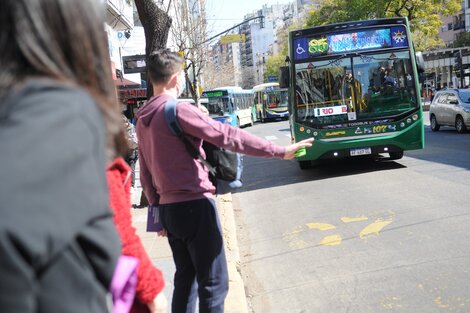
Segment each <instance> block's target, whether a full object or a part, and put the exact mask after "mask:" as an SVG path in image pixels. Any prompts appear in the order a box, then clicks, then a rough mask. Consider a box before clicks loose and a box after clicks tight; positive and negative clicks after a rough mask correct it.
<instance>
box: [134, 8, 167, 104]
mask: <svg viewBox="0 0 470 313" xmlns="http://www.w3.org/2000/svg"><path fill="white" fill-rule="evenodd" d="M134 2H135V6H136V8H137V13H138V14H139V19H140V22H141V23H142V26H143V27H144V33H145V55H146V56H147V61H148V57H149V55H150V53H151V52H152V51H154V50H155V49H159V48H165V47H166V42H167V40H168V33H169V32H170V27H171V17H170V16H169V15H168V14H167V13H166V12H165V11H163V10H162V9H160V8H159V7H158V6H157V4H156V3H155V0H134ZM147 63H148V62H147ZM152 96H153V88H152V83H151V81H150V76H149V75H148V74H147V99H150V97H152Z"/></svg>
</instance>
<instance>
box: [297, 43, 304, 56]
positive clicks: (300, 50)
mask: <svg viewBox="0 0 470 313" xmlns="http://www.w3.org/2000/svg"><path fill="white" fill-rule="evenodd" d="M296 52H297V54H303V53H305V52H306V51H305V49H304V48H303V47H302V46H300V43H298V44H297V50H296Z"/></svg>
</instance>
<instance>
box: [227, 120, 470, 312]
mask: <svg viewBox="0 0 470 313" xmlns="http://www.w3.org/2000/svg"><path fill="white" fill-rule="evenodd" d="M246 130H247V131H249V132H251V133H254V134H256V135H258V136H261V137H264V138H267V139H268V140H272V141H274V142H276V143H278V144H281V145H287V144H288V143H289V142H290V137H289V127H288V123H287V122H274V123H267V124H256V125H255V126H254V127H249V128H246ZM425 136H426V148H425V149H424V150H417V151H409V152H405V156H404V157H403V159H401V160H398V161H386V160H382V161H370V160H363V159H352V160H344V161H341V162H332V163H327V164H321V165H318V166H316V167H315V168H313V169H309V170H301V169H300V168H299V166H298V164H297V162H296V161H282V160H271V159H259V158H251V157H245V160H244V164H245V169H244V174H243V181H244V187H243V188H242V189H241V190H239V191H238V192H237V193H234V194H233V201H234V202H233V205H234V210H235V212H236V223H237V234H238V244H239V249H240V256H241V265H240V269H241V274H242V278H243V280H244V282H245V289H246V292H247V296H248V301H249V305H250V309H251V311H252V312H255V313H261V312H269V313H276V312H283V313H286V312H287V313H291V312H293V313H300V312H302V313H306V312H321V313H323V312H328V313H369V312H370V313H381V312H410V313H411V312H412V313H433V312H470V291H469V288H468V284H469V281H470V243H469V242H470V197H469V193H470V192H469V191H470V172H469V169H470V134H458V133H457V132H456V131H455V130H453V129H451V128H448V129H442V130H441V131H440V132H437V133H432V132H431V131H430V129H429V127H428V126H427V127H426V134H425Z"/></svg>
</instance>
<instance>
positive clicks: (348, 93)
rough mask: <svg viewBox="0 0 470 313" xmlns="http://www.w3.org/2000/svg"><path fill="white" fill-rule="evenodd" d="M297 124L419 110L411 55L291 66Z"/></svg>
mask: <svg viewBox="0 0 470 313" xmlns="http://www.w3.org/2000/svg"><path fill="white" fill-rule="evenodd" d="M295 72H296V76H295V105H296V111H297V120H299V121H302V122H303V123H307V124H309V125H311V126H315V127H320V128H321V127H323V126H325V127H327V126H328V125H332V124H339V123H341V124H342V123H348V122H352V121H365V120H373V119H377V118H393V117H394V116H397V115H400V114H402V113H404V112H408V111H410V110H414V109H416V108H418V107H419V102H418V99H417V95H416V91H415V90H416V86H415V78H414V75H413V67H412V63H411V60H410V52H409V51H395V52H387V53H383V52H381V53H375V54H370V53H368V54H359V53H356V54H354V55H352V56H347V55H341V56H337V57H336V58H335V59H329V60H324V59H323V60H319V61H313V62H309V63H300V64H296V65H295Z"/></svg>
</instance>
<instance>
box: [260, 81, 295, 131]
mask: <svg viewBox="0 0 470 313" xmlns="http://www.w3.org/2000/svg"><path fill="white" fill-rule="evenodd" d="M253 92H254V95H255V107H256V119H257V120H259V121H261V122H265V121H266V120H276V119H288V118H289V111H288V109H287V108H288V99H287V97H288V89H287V88H285V89H281V88H279V84H278V83H264V84H260V85H257V86H254V87H253Z"/></svg>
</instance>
